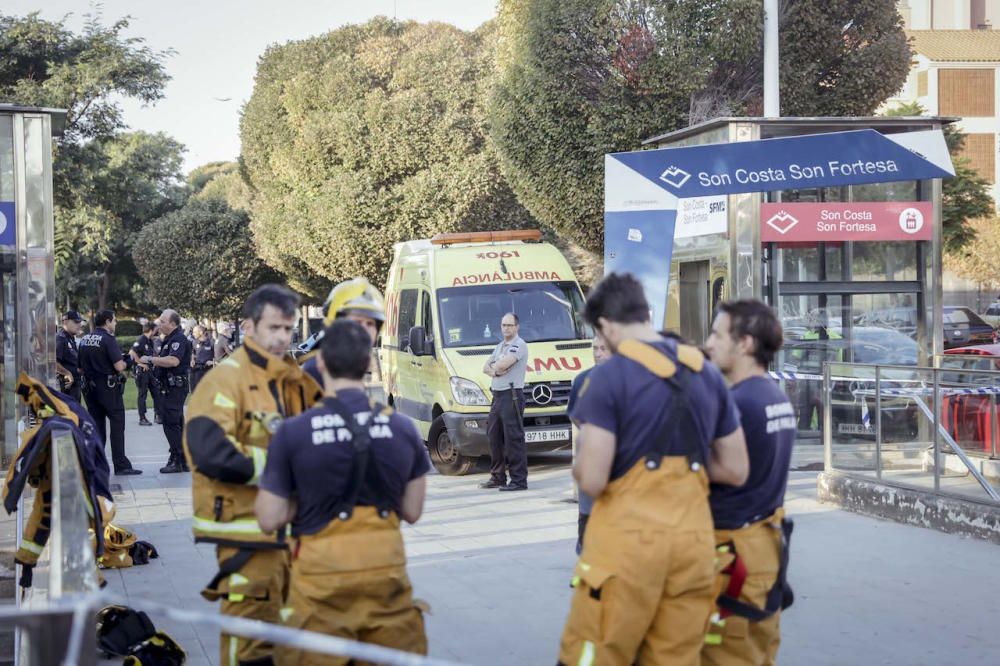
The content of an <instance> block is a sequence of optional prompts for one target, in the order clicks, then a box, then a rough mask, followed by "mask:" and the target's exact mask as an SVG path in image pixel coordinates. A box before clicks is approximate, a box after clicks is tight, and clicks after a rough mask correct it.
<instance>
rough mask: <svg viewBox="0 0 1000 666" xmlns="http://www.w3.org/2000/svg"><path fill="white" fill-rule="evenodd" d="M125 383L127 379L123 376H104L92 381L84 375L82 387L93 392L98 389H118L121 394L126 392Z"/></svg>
mask: <svg viewBox="0 0 1000 666" xmlns="http://www.w3.org/2000/svg"><path fill="white" fill-rule="evenodd" d="M125 381H126V377H125V375H123V374H117V373H116V374H113V375H103V381H102V379H91V378H90V377H87V376H86V375H84V376H83V377H82V378H81V380H80V382H81V383H80V386H81V388H83V390H84V391H93V390H96V389H98V388H104V387H107V388H109V389H112V390H114V389H117V390H118V391H119V392H120V393H124V392H125Z"/></svg>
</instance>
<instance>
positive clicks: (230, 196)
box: [188, 162, 251, 212]
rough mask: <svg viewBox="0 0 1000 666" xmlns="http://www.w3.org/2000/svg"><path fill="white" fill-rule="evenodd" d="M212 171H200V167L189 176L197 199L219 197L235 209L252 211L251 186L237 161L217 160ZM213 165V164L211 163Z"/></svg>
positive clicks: (189, 181)
mask: <svg viewBox="0 0 1000 666" xmlns="http://www.w3.org/2000/svg"><path fill="white" fill-rule="evenodd" d="M215 165H216V168H215V169H214V170H212V171H200V170H201V169H205V167H199V168H198V169H195V170H194V171H192V172H191V174H190V175H189V176H188V183H189V184H190V186H191V187H192V188H193V189H194V195H193V196H194V197H195V198H197V199H219V200H221V201H225V202H226V203H227V204H229V207H230V208H232V209H233V210H242V211H248V212H249V211H250V208H251V204H250V199H251V195H250V188H249V186H248V185H247V183H246V181H245V180H243V174H242V173H240V170H239V165H238V164H237V163H236V162H217V163H215ZM209 166H212V165H209Z"/></svg>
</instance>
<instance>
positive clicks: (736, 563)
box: [716, 509, 795, 622]
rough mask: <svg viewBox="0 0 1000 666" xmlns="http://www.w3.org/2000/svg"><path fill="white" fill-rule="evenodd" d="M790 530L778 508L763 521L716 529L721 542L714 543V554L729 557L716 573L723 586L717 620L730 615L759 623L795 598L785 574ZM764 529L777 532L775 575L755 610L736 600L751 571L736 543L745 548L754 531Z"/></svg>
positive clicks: (786, 606)
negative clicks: (776, 571)
mask: <svg viewBox="0 0 1000 666" xmlns="http://www.w3.org/2000/svg"><path fill="white" fill-rule="evenodd" d="M793 527H794V523H793V522H792V520H791V519H790V518H786V517H785V511H784V509H778V510H777V511H775V512H774V513H773V514H772V515H770V516H768V517H767V518H764V519H763V520H759V521H757V522H754V523H752V524H750V525H748V526H746V527H743V528H740V529H739V530H716V539H717V540H719V539H720V538H721V539H724V540H723V541H722V542H721V543H717V544H716V552H717V553H718V554H719V555H720V557H728V556H731V558H732V559H731V561H730V563H729V564H728V565H727V566H726V567H725V568H724V569H723V570H722V571H721V572H720V577H721V580H720V583H722V584H724V585H725V589H724V590H722V593H721V594H720V595H719V597H718V598H717V599H716V604H717V606H718V608H719V616H718V617H719V620H720V621H721V620H725V619H726V618H727V617H728V616H730V615H736V616H738V617H742V618H746V619H747V620H749V621H750V622H761V621H763V620H766V619H767V618H769V617H771V616H772V615H774V614H775V613H777V612H778V611H780V610H785V609H786V608H788V607H789V606H791V605H792V603H793V602H794V600H795V595H794V593H793V592H792V588H791V586H790V585H789V584H788V579H787V575H788V551H789V545H790V543H791V537H792V529H793ZM765 530H776V531H777V535H776V536H778V538H779V544H780V545H779V554H778V573H777V576H776V577H775V581H774V585H772V586H771V589H770V590H768V593H767V599H766V601H765V603H764V607H763V608H759V607H757V606H755V605H753V604H752V603H749V602H746V601H741V600H740V596H741V594H742V593H743V586H744V584H745V583H746V580H747V576H748V575H750V574H751V573H752V572H751V571H750V570H749V568H748V566H747V563H746V561H745V560H744V558H743V557H742V556H741V554H740V552H739V549H738V547H737V543H738V542H741V541H742V542H744V544H745V545H746V544H747V542H748V541H749V540H751V539H752V538H753V537H754V536H756V535H757V533H758V532H761V531H765ZM727 537H729V538H727ZM752 565H753V564H752V563H751V566H752ZM725 576H728V577H729V581H728V583H726V582H725V578H724V577H725Z"/></svg>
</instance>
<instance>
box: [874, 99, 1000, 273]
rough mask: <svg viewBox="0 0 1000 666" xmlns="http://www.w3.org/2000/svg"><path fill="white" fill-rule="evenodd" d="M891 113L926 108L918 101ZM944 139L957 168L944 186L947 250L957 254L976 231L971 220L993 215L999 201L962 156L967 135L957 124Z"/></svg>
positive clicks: (916, 113)
mask: <svg viewBox="0 0 1000 666" xmlns="http://www.w3.org/2000/svg"><path fill="white" fill-rule="evenodd" d="M886 115H888V116H922V115H924V108H923V107H922V106H920V104H918V103H917V102H912V103H910V104H902V105H900V106H897V107H896V108H894V109H891V110H889V111H888V112H887V113H886ZM944 138H945V141H946V142H947V143H948V152H949V153H950V154H951V162H952V164H953V165H954V167H955V177H954V178H946V179H944V181H942V185H941V222H942V228H941V231H942V235H943V239H944V249H945V250H946V251H948V252H951V253H957V252H958V251H959V250H961V249H962V248H963V246H965V245H966V244H967V243H969V242H970V241H972V240H973V239H974V238H975V236H976V232H975V230H974V229H973V228H972V227H971V226H970V225H969V224H968V223H969V221H970V220H975V219H977V218H984V217H988V216H992V215H993V214H994V213H995V207H996V204H995V203H994V201H993V198H992V197H991V196H990V191H989V188H990V184H989V181H987V180H986V179H985V178H983V177H982V176H980V175H979V173H978V172H976V170H975V169H973V168H972V167H971V166H970V162H969V159H968V158H967V157H963V156H962V151H963V149H964V148H965V135H963V134H962V132H961V131H960V130H959V129H958V128H957V127H956V126H954V125H945V127H944Z"/></svg>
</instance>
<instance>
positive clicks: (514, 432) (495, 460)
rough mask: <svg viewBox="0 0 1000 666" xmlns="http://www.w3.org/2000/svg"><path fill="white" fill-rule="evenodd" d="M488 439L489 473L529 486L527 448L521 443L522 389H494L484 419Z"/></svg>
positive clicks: (516, 483)
mask: <svg viewBox="0 0 1000 666" xmlns="http://www.w3.org/2000/svg"><path fill="white" fill-rule="evenodd" d="M486 436H487V437H489V440H490V476H491V477H493V478H494V479H495V480H497V481H501V482H504V483H506V482H507V474H508V473H509V474H510V482H511V483H512V484H514V485H516V486H526V485H528V449H527V447H526V446H525V443H524V391H522V390H521V389H508V390H506V391H494V392H493V403H492V404H491V405H490V416H489V418H488V419H487V420H486Z"/></svg>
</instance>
